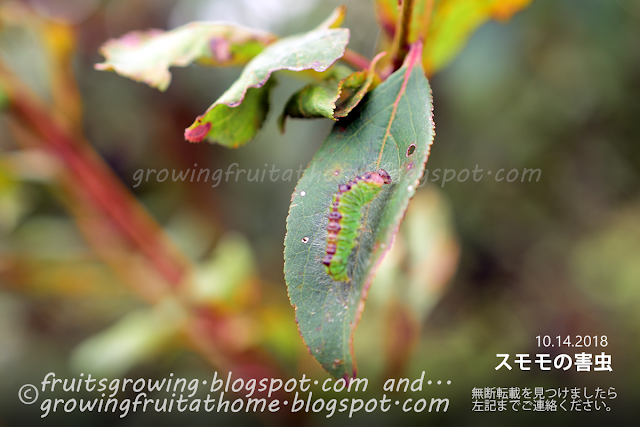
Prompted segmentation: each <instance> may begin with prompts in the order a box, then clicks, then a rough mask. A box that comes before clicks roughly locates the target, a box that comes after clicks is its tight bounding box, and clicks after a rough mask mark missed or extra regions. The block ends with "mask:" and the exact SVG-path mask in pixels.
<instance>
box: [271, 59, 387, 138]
mask: <svg viewBox="0 0 640 427" xmlns="http://www.w3.org/2000/svg"><path fill="white" fill-rule="evenodd" d="M384 55H385V52H382V53H380V54H378V55H377V56H376V57H375V58H373V60H372V61H371V65H370V67H369V69H368V70H364V71H356V72H354V73H351V70H350V69H349V68H347V67H344V66H334V67H331V69H330V70H329V71H327V73H328V74H327V76H326V77H325V80H324V81H322V82H319V83H311V84H310V85H307V86H305V87H303V88H302V89H300V90H299V91H298V92H296V93H294V94H293V95H292V96H291V98H289V100H288V101H287V104H286V105H285V107H284V111H283V113H282V115H281V116H280V119H279V125H280V130H281V131H283V132H284V125H285V120H286V118H287V116H289V117H298V118H318V117H326V118H328V119H331V120H337V119H338V118H341V117H346V116H347V115H348V114H349V113H350V112H351V111H352V110H353V109H354V108H355V107H356V105H358V103H359V102H360V101H361V100H362V98H363V97H364V95H365V94H366V93H367V91H368V90H369V88H370V87H371V84H372V83H373V80H374V77H375V76H376V72H375V66H376V64H377V62H378V60H379V59H380V58H381V57H382V56H384Z"/></svg>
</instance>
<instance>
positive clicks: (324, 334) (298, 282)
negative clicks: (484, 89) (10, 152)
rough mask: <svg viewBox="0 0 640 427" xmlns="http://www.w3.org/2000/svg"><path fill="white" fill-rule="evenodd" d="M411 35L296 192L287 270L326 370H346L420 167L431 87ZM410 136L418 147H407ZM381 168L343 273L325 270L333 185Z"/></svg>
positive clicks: (300, 315) (305, 329) (304, 331)
mask: <svg viewBox="0 0 640 427" xmlns="http://www.w3.org/2000/svg"><path fill="white" fill-rule="evenodd" d="M421 51H422V47H421V45H420V43H415V44H414V45H413V46H412V47H411V50H410V52H409V55H408V56H407V58H406V60H405V63H404V65H403V66H402V67H401V68H400V69H399V70H398V71H396V72H395V73H393V74H392V75H391V76H390V77H389V78H388V79H387V80H386V81H385V82H384V83H382V84H381V85H379V86H378V87H376V88H375V89H374V90H373V91H371V92H370V93H369V94H367V96H366V97H365V99H364V100H363V102H362V103H361V105H360V106H359V107H358V110H354V112H352V114H350V115H349V116H348V118H347V120H348V121H349V122H348V123H347V120H342V121H339V122H338V123H337V124H336V125H335V126H334V128H333V131H332V132H331V134H330V135H329V136H328V137H327V139H326V140H325V141H324V143H323V144H322V146H321V147H320V149H319V150H318V152H317V153H316V155H315V156H314V158H313V159H312V161H311V163H310V164H309V167H308V168H307V170H306V171H305V173H304V175H303V177H302V178H301V180H300V181H299V182H298V185H297V186H296V189H295V192H294V193H293V196H292V200H291V206H290V209H289V216H288V218H287V236H286V237H285V251H284V259H285V264H284V273H285V280H286V282H287V287H288V292H289V298H290V300H291V304H292V305H293V306H294V308H295V309H296V321H297V322H298V329H299V331H300V334H301V335H302V338H303V339H304V341H305V343H306V345H307V347H308V348H309V351H310V353H311V355H312V356H313V357H315V358H316V360H318V362H320V364H321V365H322V366H323V367H324V369H326V370H327V371H328V372H329V373H330V374H331V375H332V376H333V377H335V378H340V377H353V376H355V374H356V363H355V358H354V355H353V334H354V330H355V328H356V326H357V324H358V321H359V320H360V316H361V313H362V310H363V309H364V303H365V300H366V297H367V293H368V288H369V286H370V284H371V281H372V280H373V276H374V274H375V271H376V268H377V266H378V264H379V263H380V261H381V260H382V258H383V256H384V254H385V253H386V251H387V250H388V249H389V247H390V246H391V243H392V242H393V238H394V236H395V234H396V233H397V231H398V227H399V226H400V222H401V221H402V218H403V216H404V213H405V211H406V209H407V206H408V203H409V200H410V199H411V197H412V196H413V195H414V193H415V189H416V187H417V185H418V184H419V179H420V177H421V175H422V173H423V171H424V165H425V163H426V161H427V157H428V154H429V148H430V145H431V142H432V141H433V136H434V125H433V120H432V103H431V90H430V88H429V82H428V81H427V79H426V77H425V75H424V71H423V70H422V67H421V64H420V53H421ZM412 145H415V151H413V152H412V154H410V155H409V154H408V153H409V151H408V150H409V148H410V147H411V146H412ZM378 168H382V169H385V170H386V171H387V172H389V174H390V175H391V178H392V183H391V184H390V185H387V186H385V188H384V189H383V191H382V192H381V193H380V195H378V196H377V197H376V198H375V199H374V200H373V201H372V202H371V203H370V204H369V205H366V206H365V207H363V219H362V224H361V231H360V237H359V240H358V242H357V245H356V247H355V249H354V250H353V252H352V253H351V256H350V258H349V261H348V272H349V277H351V281H350V282H336V281H334V280H333V279H332V278H331V277H330V276H329V275H327V273H326V271H325V266H324V265H323V264H322V258H323V257H324V255H325V249H326V245H327V240H326V237H327V230H326V228H327V222H328V218H327V215H328V213H329V206H330V204H331V201H332V196H333V194H335V193H336V191H337V188H338V185H339V184H343V183H346V182H347V181H349V180H351V179H352V178H354V177H355V176H358V175H362V174H363V173H364V172H366V171H376V170H377V169H378Z"/></svg>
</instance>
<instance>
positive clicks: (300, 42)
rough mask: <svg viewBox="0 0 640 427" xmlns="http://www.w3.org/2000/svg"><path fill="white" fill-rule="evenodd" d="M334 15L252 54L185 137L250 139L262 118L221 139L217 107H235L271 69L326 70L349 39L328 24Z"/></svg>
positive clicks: (233, 143)
mask: <svg viewBox="0 0 640 427" xmlns="http://www.w3.org/2000/svg"><path fill="white" fill-rule="evenodd" d="M343 10H344V9H343V8H339V9H338V11H339V12H338V14H342V13H343ZM340 11H341V12H340ZM335 15H336V12H334V14H332V16H331V17H330V18H329V19H328V20H326V21H325V22H323V23H322V24H321V25H320V26H319V27H318V28H316V29H315V30H313V31H310V32H308V33H305V34H301V35H297V36H290V37H285V38H282V39H280V40H278V41H277V42H275V43H273V44H271V45H269V46H268V47H267V48H266V49H265V50H264V51H262V52H261V53H260V54H259V55H257V56H256V57H255V58H253V59H252V60H251V61H250V62H249V63H248V64H247V65H246V66H245V68H244V70H243V71H242V74H241V75H240V77H239V78H238V80H236V81H235V82H234V83H233V84H232V85H231V87H229V89H227V91H226V92H225V93H223V94H222V96H220V98H218V100H217V101H216V102H214V103H213V104H212V105H211V106H210V107H209V108H208V109H207V111H206V112H205V113H204V114H203V115H201V116H198V117H197V118H196V120H195V122H194V123H193V124H192V125H191V126H189V127H188V128H187V129H186V130H185V138H186V139H187V140H189V141H191V142H200V141H202V140H203V139H207V140H208V141H210V142H214V143H219V144H221V145H225V146H227V147H233V148H236V147H238V146H240V145H243V144H245V143H246V142H248V141H250V140H251V139H252V138H253V137H254V136H255V134H256V133H257V132H258V130H259V129H260V127H261V126H262V122H263V121H264V120H262V121H260V123H257V126H254V125H253V123H256V121H255V120H253V118H252V117H247V118H246V120H247V121H251V122H252V126H251V127H250V128H249V129H227V130H226V135H227V136H228V137H229V138H227V139H222V138H220V135H219V134H218V133H217V132H216V124H215V121H216V120H219V118H220V115H219V113H218V111H217V110H219V109H224V108H225V106H226V107H231V108H235V107H237V106H238V105H240V104H241V103H242V101H243V99H244V97H245V94H246V93H247V90H249V88H260V87H262V86H263V85H264V84H265V83H266V82H267V81H268V80H269V77H270V76H271V74H272V73H273V72H275V71H279V70H291V71H302V70H310V69H312V70H314V71H325V70H327V69H328V68H329V67H330V66H331V65H332V64H333V63H334V62H335V61H337V60H338V59H339V58H340V57H342V55H344V51H345V49H346V47H347V43H348V42H349V30H348V29H346V28H330V27H331V26H332V25H334V24H335V19H336V18H335ZM267 96H268V94H267ZM264 115H265V116H266V114H264Z"/></svg>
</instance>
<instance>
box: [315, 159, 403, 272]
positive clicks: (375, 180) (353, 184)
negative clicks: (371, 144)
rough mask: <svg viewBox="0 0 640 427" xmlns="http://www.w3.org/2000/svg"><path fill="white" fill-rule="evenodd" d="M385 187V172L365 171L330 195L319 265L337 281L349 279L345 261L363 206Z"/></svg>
mask: <svg viewBox="0 0 640 427" xmlns="http://www.w3.org/2000/svg"><path fill="white" fill-rule="evenodd" d="M384 184H391V176H390V175H389V173H388V172H387V171H385V170H384V169H380V170H378V172H366V173H365V174H364V175H362V176H358V177H356V178H354V179H353V180H351V181H349V182H348V183H346V184H340V185H339V186H338V192H337V193H336V194H334V196H333V202H332V204H331V211H330V212H329V224H328V225H327V249H326V253H325V256H324V258H323V260H322V263H323V264H324V265H325V267H326V270H327V274H328V275H329V276H331V277H332V278H333V279H334V280H336V281H338V282H348V281H350V280H351V279H350V278H349V275H348V274H347V261H348V259H349V255H351V251H352V250H353V248H354V247H355V246H356V239H357V237H358V233H359V232H360V220H361V219H362V207H363V206H364V205H366V204H367V203H369V202H371V201H372V200H373V199H374V198H375V197H376V196H377V195H378V194H380V192H381V191H382V186H383V185H384Z"/></svg>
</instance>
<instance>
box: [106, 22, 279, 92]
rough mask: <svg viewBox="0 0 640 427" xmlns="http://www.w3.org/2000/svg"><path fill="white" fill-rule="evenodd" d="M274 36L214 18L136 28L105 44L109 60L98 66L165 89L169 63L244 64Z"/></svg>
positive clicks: (179, 64)
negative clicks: (172, 26) (159, 27)
mask: <svg viewBox="0 0 640 427" xmlns="http://www.w3.org/2000/svg"><path fill="white" fill-rule="evenodd" d="M275 40H276V36H274V35H273V34H269V33H266V32H262V31H258V30H250V29H247V28H244V27H241V26H239V25H236V24H225V23H215V22H192V23H190V24H187V25H183V26H181V27H178V28H176V29H173V30H171V31H162V30H148V31H133V32H130V33H127V34H125V35H124V36H122V37H120V38H118V39H111V40H109V41H107V42H106V43H105V44H104V45H102V47H101V48H100V53H101V54H102V55H103V56H104V57H105V59H106V61H105V62H103V63H100V64H96V65H95V68H96V69H98V70H112V71H115V72H117V73H118V74H121V75H123V76H126V77H129V78H131V79H133V80H136V81H141V82H144V83H147V84H148V85H149V86H152V87H155V88H158V89H159V90H161V91H164V90H166V89H167V87H168V86H169V83H170V82H171V73H170V72H169V67H170V66H178V67H186V66H187V65H189V64H191V63H193V62H198V63H200V64H206V65H215V66H232V65H243V64H246V63H247V62H248V61H249V60H250V59H251V58H253V57H254V56H256V55H257V54H258V53H260V52H261V51H262V50H263V49H264V47H265V46H266V45H268V44H270V43H272V42H274V41H275Z"/></svg>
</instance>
